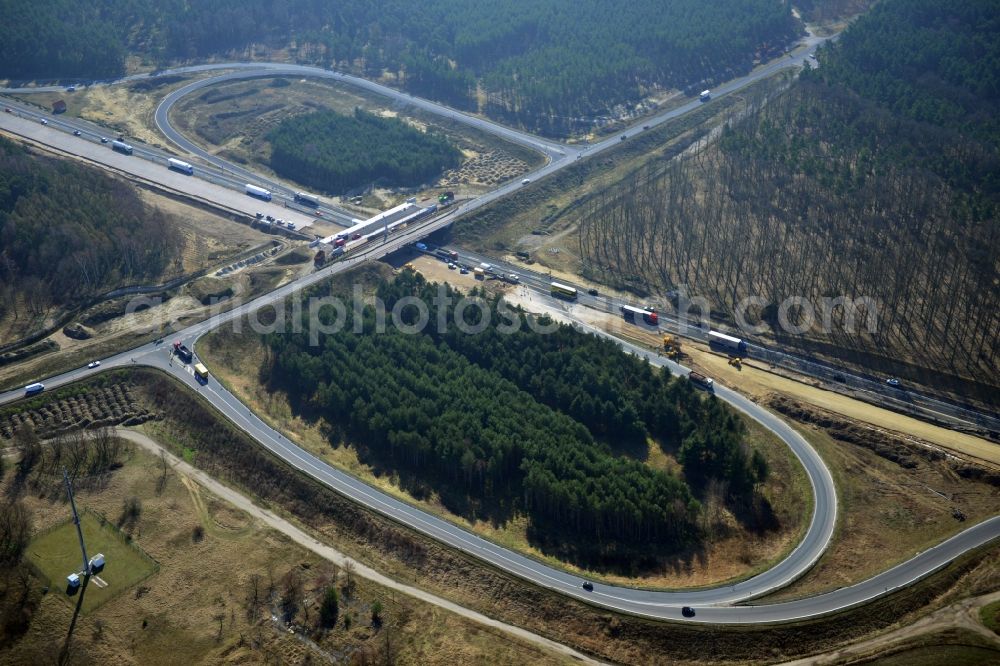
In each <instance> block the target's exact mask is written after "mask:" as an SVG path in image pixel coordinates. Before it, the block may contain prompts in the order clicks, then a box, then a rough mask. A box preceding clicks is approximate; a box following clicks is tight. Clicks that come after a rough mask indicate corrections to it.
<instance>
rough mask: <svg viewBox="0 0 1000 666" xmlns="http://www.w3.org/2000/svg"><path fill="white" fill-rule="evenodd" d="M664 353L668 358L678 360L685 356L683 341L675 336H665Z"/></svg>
mask: <svg viewBox="0 0 1000 666" xmlns="http://www.w3.org/2000/svg"><path fill="white" fill-rule="evenodd" d="M663 353H665V354H666V355H667V358H669V359H673V360H675V361H676V360H677V359H679V358H680V357H681V356H683V354H684V352H682V351H681V340H680V338H678V337H677V336H674V335H664V336H663Z"/></svg>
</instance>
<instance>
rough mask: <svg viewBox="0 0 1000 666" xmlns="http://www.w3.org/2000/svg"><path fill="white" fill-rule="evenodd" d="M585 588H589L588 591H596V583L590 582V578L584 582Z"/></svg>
mask: <svg viewBox="0 0 1000 666" xmlns="http://www.w3.org/2000/svg"><path fill="white" fill-rule="evenodd" d="M583 589H585V590H587V592H593V591H594V584H593V583H591V582H590V581H589V580H588V581H586V582H585V583H584V584H583Z"/></svg>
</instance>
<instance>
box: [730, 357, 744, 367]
mask: <svg viewBox="0 0 1000 666" xmlns="http://www.w3.org/2000/svg"><path fill="white" fill-rule="evenodd" d="M729 365H731V366H733V367H734V368H736V369H737V370H742V369H743V359H741V358H740V357H739V356H730V357H729Z"/></svg>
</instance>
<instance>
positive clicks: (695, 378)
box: [688, 370, 715, 391]
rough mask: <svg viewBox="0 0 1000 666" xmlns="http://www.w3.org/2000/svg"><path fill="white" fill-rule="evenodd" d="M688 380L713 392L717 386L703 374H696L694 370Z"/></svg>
mask: <svg viewBox="0 0 1000 666" xmlns="http://www.w3.org/2000/svg"><path fill="white" fill-rule="evenodd" d="M688 380H690V381H691V383H692V384H697V385H698V386H701V387H702V388H705V389H708V390H709V391H711V390H712V387H713V385H714V384H715V382H713V381H712V380H711V379H709V378H708V377H706V376H705V375H703V374H701V373H700V372H695V371H694V370H692V371H691V373H690V374H689V375H688Z"/></svg>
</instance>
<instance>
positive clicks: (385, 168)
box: [267, 109, 461, 192]
mask: <svg viewBox="0 0 1000 666" xmlns="http://www.w3.org/2000/svg"><path fill="white" fill-rule="evenodd" d="M267 139H268V141H269V142H270V144H271V158H270V164H271V167H272V168H273V169H274V170H275V171H276V172H277V173H279V174H281V175H282V176H285V177H287V178H291V179H292V180H295V181H297V182H300V183H302V184H304V185H309V186H310V187H312V188H314V189H316V190H319V191H321V192H343V191H345V190H349V189H352V188H355V187H358V186H360V185H364V184H367V183H371V182H374V181H378V182H381V183H385V184H388V185H393V186H403V187H409V186H414V185H419V184H421V183H426V182H429V181H430V180H433V179H434V178H436V177H437V176H439V175H440V174H441V172H442V171H444V170H445V169H449V168H451V167H454V166H457V165H458V163H459V161H460V159H461V153H460V152H459V151H458V149H457V148H455V147H454V146H452V145H451V144H450V143H448V140H447V139H445V138H444V137H443V136H440V135H438V134H431V133H425V132H421V131H420V130H418V129H416V128H414V127H412V126H410V125H408V124H407V123H405V122H403V121H402V120H399V119H397V118H383V117H380V116H376V115H374V114H371V113H367V112H365V111H363V110H361V109H355V111H354V115H353V116H345V115H342V114H339V113H337V112H335V111H319V112H316V113H311V114H308V115H305V116H296V117H293V118H289V119H287V120H285V121H283V122H282V123H281V124H280V125H278V126H277V127H276V128H274V129H273V130H271V131H270V132H269V133H268V135H267Z"/></svg>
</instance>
